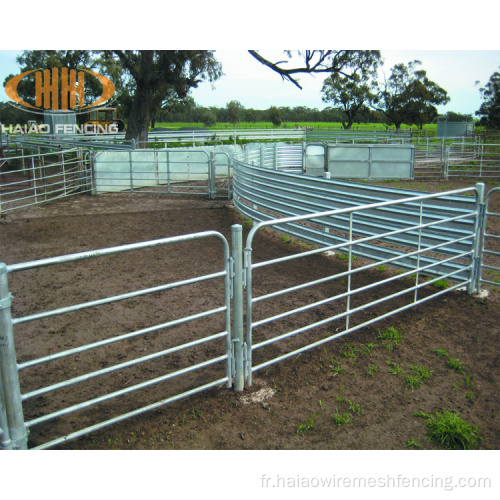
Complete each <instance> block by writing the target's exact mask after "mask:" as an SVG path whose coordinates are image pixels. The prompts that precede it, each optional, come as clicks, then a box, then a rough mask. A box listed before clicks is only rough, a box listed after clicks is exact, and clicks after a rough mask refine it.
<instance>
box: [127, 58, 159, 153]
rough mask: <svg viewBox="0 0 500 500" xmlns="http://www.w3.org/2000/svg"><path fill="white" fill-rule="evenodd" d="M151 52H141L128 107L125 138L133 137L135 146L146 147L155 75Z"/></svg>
mask: <svg viewBox="0 0 500 500" xmlns="http://www.w3.org/2000/svg"><path fill="white" fill-rule="evenodd" d="M153 52H154V51H151V50H145V51H143V52H142V57H141V65H140V69H139V75H138V78H137V88H136V91H135V95H134V101H133V102H132V108H131V109H130V114H129V119H128V127H127V133H126V134H125V139H135V142H136V144H137V143H139V144H137V146H136V147H137V148H146V147H147V140H148V130H149V124H150V122H151V113H152V108H153V94H154V90H155V80H154V79H155V76H154V73H153V71H152V69H153Z"/></svg>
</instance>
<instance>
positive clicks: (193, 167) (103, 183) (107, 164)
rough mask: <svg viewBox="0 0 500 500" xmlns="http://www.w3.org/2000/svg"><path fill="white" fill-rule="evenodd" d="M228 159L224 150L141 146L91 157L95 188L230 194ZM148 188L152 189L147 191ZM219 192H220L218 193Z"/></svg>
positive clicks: (230, 165) (99, 189) (229, 166)
mask: <svg viewBox="0 0 500 500" xmlns="http://www.w3.org/2000/svg"><path fill="white" fill-rule="evenodd" d="M231 170H232V162H231V160H230V158H229V155H228V153H226V152H219V151H214V152H211V153H210V152H207V151H205V150H202V149H180V150H178V149H175V150H174V149H168V150H161V149H160V150H158V149H147V150H146V149H145V150H136V151H133V152H128V153H120V152H102V153H99V154H96V155H95V157H94V181H95V192H96V193H100V192H113V191H131V192H134V191H136V190H140V192H142V193H145V192H146V193H147V192H154V193H157V192H159V191H158V190H160V191H163V192H167V193H176V194H198V195H207V194H208V195H209V196H210V197H211V198H215V197H216V196H217V195H218V194H219V195H223V196H224V197H227V198H230V197H231V186H230V178H231V175H232V173H231ZM148 188H152V189H155V190H154V191H149V190H148ZM221 193H223V194H221Z"/></svg>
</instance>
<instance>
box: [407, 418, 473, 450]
mask: <svg viewBox="0 0 500 500" xmlns="http://www.w3.org/2000/svg"><path fill="white" fill-rule="evenodd" d="M414 415H415V416H419V417H423V418H425V419H427V423H426V425H425V429H426V431H427V436H428V438H429V439H430V440H431V441H434V442H436V443H439V444H440V445H441V446H443V447H444V448H445V449H447V450H474V449H477V448H478V447H479V444H480V442H481V437H480V435H479V427H477V426H473V425H470V424H468V423H467V422H465V421H464V420H463V419H462V417H461V416H460V413H458V412H452V411H450V410H444V411H443V412H442V413H440V412H435V414H434V415H427V414H425V413H423V412H419V413H418V414H414Z"/></svg>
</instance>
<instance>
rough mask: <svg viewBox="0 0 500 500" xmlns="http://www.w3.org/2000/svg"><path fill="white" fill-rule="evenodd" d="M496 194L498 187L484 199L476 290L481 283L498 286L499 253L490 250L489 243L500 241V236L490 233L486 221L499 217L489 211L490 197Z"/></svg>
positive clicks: (499, 270)
mask: <svg viewBox="0 0 500 500" xmlns="http://www.w3.org/2000/svg"><path fill="white" fill-rule="evenodd" d="M498 192H500V188H499V187H496V188H493V189H491V190H490V191H489V192H488V194H487V195H486V198H485V203H484V207H485V208H484V216H483V224H482V235H481V270H480V272H479V273H478V284H477V288H478V289H479V288H480V286H481V284H482V283H488V284H489V285H493V286H500V265H499V260H500V259H499V257H500V252H497V251H495V250H493V249H492V248H491V243H492V242H493V241H495V240H500V234H494V233H490V232H489V231H490V227H489V225H488V220H489V218H490V217H500V213H499V212H493V211H492V210H490V200H491V196H492V195H493V193H498Z"/></svg>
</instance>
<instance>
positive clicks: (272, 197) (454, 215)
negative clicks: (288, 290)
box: [234, 162, 477, 279]
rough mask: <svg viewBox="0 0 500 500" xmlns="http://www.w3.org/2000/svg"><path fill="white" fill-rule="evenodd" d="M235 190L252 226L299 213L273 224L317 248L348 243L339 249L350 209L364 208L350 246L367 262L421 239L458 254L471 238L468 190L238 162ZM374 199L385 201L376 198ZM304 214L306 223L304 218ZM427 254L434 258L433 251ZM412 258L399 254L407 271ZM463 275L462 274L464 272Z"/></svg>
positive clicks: (473, 205)
mask: <svg viewBox="0 0 500 500" xmlns="http://www.w3.org/2000/svg"><path fill="white" fill-rule="evenodd" d="M234 189H235V196H234V203H235V206H236V208H237V209H238V210H239V211H240V212H241V213H243V214H244V215H246V216H247V217H249V218H251V219H252V220H253V221H254V224H257V223H260V222H263V221H273V220H274V219H276V218H277V217H285V218H288V217H294V216H303V217H304V219H302V220H301V219H298V220H295V219H292V220H290V222H288V223H286V224H284V225H280V226H279V227H277V229H278V230H279V231H280V232H282V233H283V234H286V235H288V236H292V237H296V238H299V239H301V240H303V241H307V242H309V243H312V244H315V245H318V246H320V247H322V248H328V247H330V246H332V245H338V247H337V248H338V249H339V250H340V251H341V252H344V253H345V249H347V248H348V246H346V247H345V249H344V250H342V247H343V245H342V243H346V242H347V241H348V238H347V236H346V235H347V234H348V232H349V225H350V220H349V213H350V212H349V210H350V209H351V208H352V207H359V206H363V207H364V210H363V211H362V212H361V213H360V214H359V215H358V216H357V217H356V219H355V221H354V222H353V224H354V227H353V230H354V232H355V233H356V235H357V238H358V239H359V243H358V244H357V245H356V247H355V249H353V252H354V255H355V256H356V257H361V258H367V259H369V260H372V261H382V260H387V259H391V258H393V257H397V256H398V255H401V250H398V247H400V246H407V247H411V248H415V247H416V246H417V245H418V244H419V241H420V244H422V245H426V246H427V247H432V246H433V245H438V244H440V243H443V242H446V243H447V244H446V245H440V246H439V247H436V248H439V253H442V254H445V255H456V254H457V253H462V252H464V251H466V250H467V249H468V248H471V246H472V244H473V241H474V234H475V233H474V231H475V226H476V216H475V213H476V207H477V202H476V200H475V199H474V198H470V197H464V196H457V195H458V194H464V193H467V192H469V193H470V190H469V189H465V190H457V191H450V192H448V193H445V195H443V194H435V195H425V197H424V198H422V197H421V193H420V192H412V191H404V190H391V189H386V188H380V187H377V186H369V185H363V184H356V183H345V182H338V181H332V180H325V179H321V178H313V177H308V176H300V175H293V174H288V173H287V174H284V173H282V172H274V171H271V170H267V169H261V168H258V167H252V166H250V165H246V164H243V163H241V162H235V175H234ZM419 196H420V197H419ZM405 197H406V198H407V199H406V200H404V198H405ZM397 198H399V199H400V201H405V203H400V204H399V205H396V204H395V203H393V202H391V201H390V200H391V199H392V200H393V201H396V200H397ZM379 200H380V202H382V203H383V205H380V206H377V205H374V204H373V202H376V201H379ZM370 202H371V203H370ZM421 205H422V206H421ZM344 207H346V208H344ZM329 210H331V211H332V212H330V211H329ZM309 214H316V216H315V217H310V215H309ZM306 219H307V220H308V223H307V224H305V223H304V222H303V221H305V220H306ZM424 259H426V261H427V262H432V261H433V260H432V258H431V257H424ZM413 260H414V259H412V258H411V256H410V255H409V254H408V255H407V254H406V253H404V258H403V259H401V260H399V262H398V264H399V266H400V268H401V269H409V268H412V267H413V266H414V262H413ZM457 266H460V264H455V263H450V264H448V265H446V268H447V269H448V270H450V271H451V270H453V269H456V267H457ZM434 271H435V272H438V270H434ZM439 272H443V270H442V269H440V270H439ZM463 279H467V272H466V271H464V273H463Z"/></svg>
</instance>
